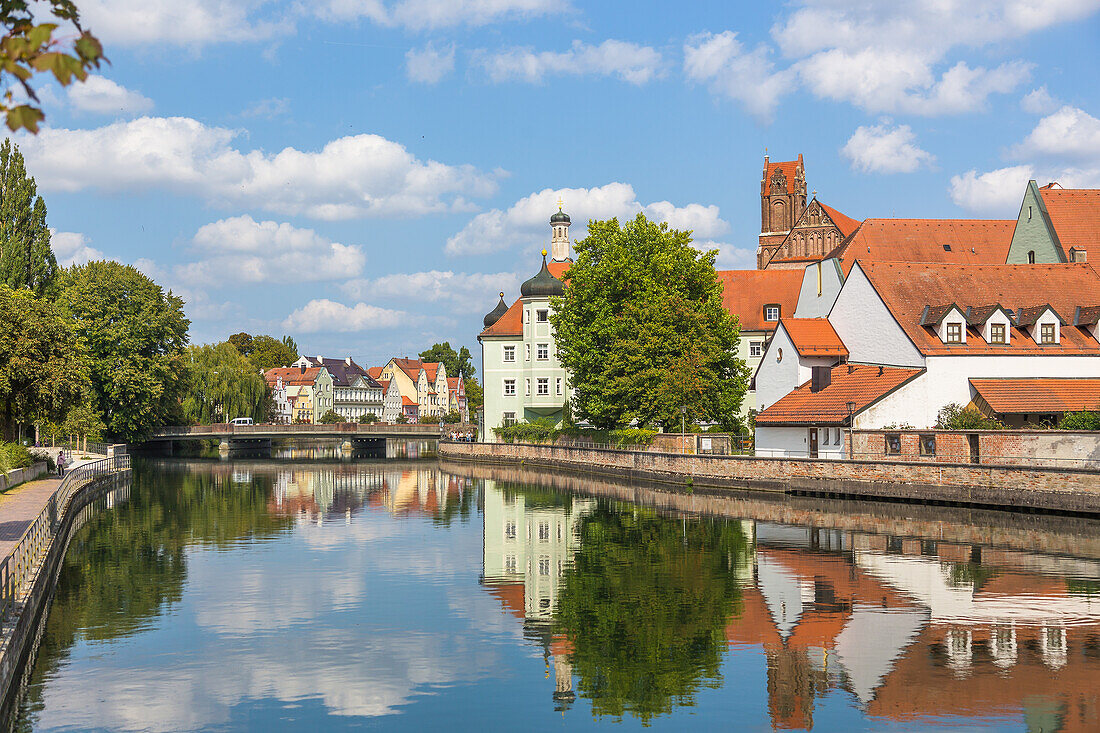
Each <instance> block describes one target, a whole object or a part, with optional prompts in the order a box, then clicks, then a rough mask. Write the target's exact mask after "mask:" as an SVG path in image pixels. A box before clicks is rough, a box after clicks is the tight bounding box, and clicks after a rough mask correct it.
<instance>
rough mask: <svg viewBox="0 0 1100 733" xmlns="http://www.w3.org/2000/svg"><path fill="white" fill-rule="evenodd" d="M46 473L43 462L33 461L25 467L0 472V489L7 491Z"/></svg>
mask: <svg viewBox="0 0 1100 733" xmlns="http://www.w3.org/2000/svg"><path fill="white" fill-rule="evenodd" d="M44 473H46V464H45V463H35V464H33V465H31V466H27V467H26V468H17V469H15V470H14V471H8V472H7V473H0V491H7V490H8V489H11V488H14V487H15V486H18V485H19V484H21V483H23V482H24V481H32V480H34V479H36V478H38V477H39V476H41V475H42V474H44Z"/></svg>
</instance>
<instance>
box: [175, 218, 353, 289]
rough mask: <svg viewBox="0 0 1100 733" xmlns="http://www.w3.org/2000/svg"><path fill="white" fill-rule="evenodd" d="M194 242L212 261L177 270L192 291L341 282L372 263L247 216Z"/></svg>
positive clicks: (216, 225) (309, 234) (310, 235)
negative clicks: (242, 285) (231, 285)
mask: <svg viewBox="0 0 1100 733" xmlns="http://www.w3.org/2000/svg"><path fill="white" fill-rule="evenodd" d="M192 242H193V244H194V247H195V249H196V250H197V251H198V252H200V253H201V254H203V255H207V256H206V257H205V258H204V259H202V260H199V261H197V262H192V263H188V264H185V265H180V266H179V267H177V268H176V269H175V276H176V278H177V279H179V280H181V281H183V282H186V283H189V284H192V285H199V284H204V283H226V282H235V283H290V282H303V281H317V280H341V279H344V278H348V277H355V276H357V275H358V274H359V273H360V272H362V270H363V264H364V263H365V262H366V256H365V255H364V254H363V251H362V249H361V248H360V247H358V246H349V245H345V244H340V243H339V242H331V241H329V240H328V239H325V238H324V237H322V236H320V235H319V234H317V233H316V232H315V231H313V230H312V229H298V228H296V227H293V226H291V225H290V224H287V223H285V222H284V223H278V222H274V221H259V222H258V221H255V220H253V219H252V217H250V216H247V215H246V216H236V217H233V218H230V219H222V220H220V221H216V222H213V223H211V224H206V225H205V226H203V227H201V228H200V229H199V230H198V232H196V233H195V236H194V239H193V240H192Z"/></svg>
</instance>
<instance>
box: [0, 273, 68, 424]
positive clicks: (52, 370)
mask: <svg viewBox="0 0 1100 733" xmlns="http://www.w3.org/2000/svg"><path fill="white" fill-rule="evenodd" d="M87 369H88V365H87V352H86V351H85V349H84V345H83V344H82V343H81V340H80V338H79V337H78V336H77V334H76V332H75V331H74V329H73V327H72V326H71V324H70V322H69V321H68V319H66V318H65V316H64V314H63V313H62V312H61V310H60V309H59V308H58V307H57V306H56V305H55V304H54V303H51V302H49V301H47V300H44V299H41V298H36V297H34V295H33V294H31V293H30V292H29V291H27V290H18V291H13V290H11V289H10V288H8V287H6V286H3V285H0V411H2V412H0V419H2V421H3V424H2V428H3V431H4V435H6V436H8V437H12V436H13V433H14V430H13V429H14V425H15V423H16V422H26V423H30V422H39V421H43V422H44V421H53V422H59V421H61V420H62V419H64V418H65V416H66V414H67V413H68V412H69V410H70V409H71V408H72V407H73V406H74V405H76V404H77V403H79V402H80V399H81V394H82V392H83V390H84V389H85V387H86V386H87V380H88V371H87Z"/></svg>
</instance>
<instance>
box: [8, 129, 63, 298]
mask: <svg viewBox="0 0 1100 733" xmlns="http://www.w3.org/2000/svg"><path fill="white" fill-rule="evenodd" d="M56 279H57V259H56V258H55V257H54V254H53V250H52V249H51V248H50V230H49V227H47V226H46V202H45V201H43V200H42V197H41V196H39V195H38V187H37V185H36V184H35V182H34V179H33V178H31V177H30V176H28V175H27V169H26V166H25V165H24V162H23V154H22V153H20V152H19V147H18V146H16V145H13V144H12V142H11V140H10V139H6V140H4V142H3V143H2V144H0V283H2V284H4V285H7V286H8V287H9V288H12V289H13V290H18V289H19V288H27V289H28V290H31V291H33V292H34V294H35V295H38V296H42V295H45V294H47V293H48V292H50V290H51V288H52V286H53V284H54V281H55V280H56Z"/></svg>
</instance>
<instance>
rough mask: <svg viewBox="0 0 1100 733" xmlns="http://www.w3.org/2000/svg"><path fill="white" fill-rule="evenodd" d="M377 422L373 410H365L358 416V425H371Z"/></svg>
mask: <svg viewBox="0 0 1100 733" xmlns="http://www.w3.org/2000/svg"><path fill="white" fill-rule="evenodd" d="M376 422H378V416H377V415H375V414H374V413H373V412H367V413H364V414H362V415H360V416H359V424H360V425H372V424H374V423H376Z"/></svg>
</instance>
